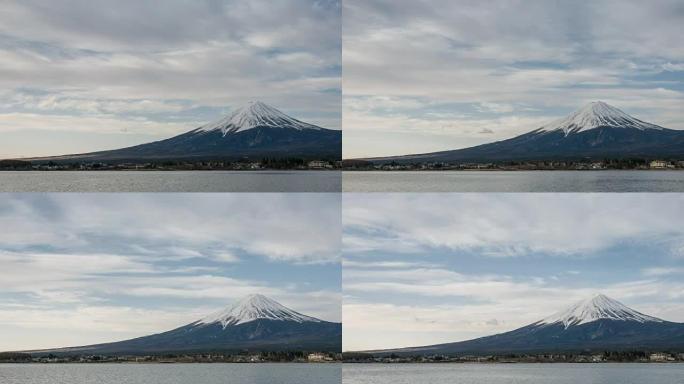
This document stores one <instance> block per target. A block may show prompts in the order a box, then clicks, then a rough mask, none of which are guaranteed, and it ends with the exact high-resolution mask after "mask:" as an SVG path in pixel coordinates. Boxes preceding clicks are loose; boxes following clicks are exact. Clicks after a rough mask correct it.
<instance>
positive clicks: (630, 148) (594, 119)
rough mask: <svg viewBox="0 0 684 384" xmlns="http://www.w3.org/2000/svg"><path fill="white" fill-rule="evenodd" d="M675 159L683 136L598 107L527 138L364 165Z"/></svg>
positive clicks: (683, 150)
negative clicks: (387, 163)
mask: <svg viewBox="0 0 684 384" xmlns="http://www.w3.org/2000/svg"><path fill="white" fill-rule="evenodd" d="M587 158H589V159H598V160H603V159H606V158H609V159H624V158H641V159H654V158H681V159H684V131H681V130H675V129H667V128H663V127H661V126H659V125H656V124H652V123H647V122H644V121H642V120H639V119H637V118H635V117H632V116H630V115H628V114H627V113H625V112H623V111H621V110H620V109H618V108H616V107H614V106H612V105H608V104H606V103H604V102H602V101H595V102H591V103H589V104H587V105H585V106H584V107H582V108H580V109H578V110H577V111H575V112H573V113H571V114H570V115H568V116H566V117H564V118H561V119H558V120H554V121H552V122H550V123H548V124H545V125H543V126H541V127H539V128H536V129H534V130H532V131H530V132H528V133H525V134H522V135H519V136H516V137H513V138H510V139H506V140H501V141H496V142H493V143H488V144H482V145H478V146H475V147H470V148H464V149H456V150H450V151H441V152H432V153H423V154H415V155H405V156H392V157H382V158H370V159H365V160H367V161H371V162H379V163H385V162H399V163H425V162H446V163H462V162H507V161H554V160H560V161H562V160H579V159H587Z"/></svg>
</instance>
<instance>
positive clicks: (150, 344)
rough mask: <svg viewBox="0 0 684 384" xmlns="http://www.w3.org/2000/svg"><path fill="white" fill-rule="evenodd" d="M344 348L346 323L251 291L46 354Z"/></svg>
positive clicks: (321, 349)
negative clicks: (126, 335)
mask: <svg viewBox="0 0 684 384" xmlns="http://www.w3.org/2000/svg"><path fill="white" fill-rule="evenodd" d="M341 349H342V324H340V323H333V322H328V321H324V320H320V319H316V318H314V317H310V316H306V315H303V314H301V313H299V312H297V311H294V310H292V309H290V308H287V307H285V306H284V305H282V304H280V303H278V302H277V301H275V300H273V299H270V298H268V297H266V296H264V295H259V294H256V295H249V296H246V297H244V298H242V299H240V300H238V301H237V302H236V303H235V304H233V305H232V306H230V307H228V308H227V309H226V310H224V311H220V312H216V313H215V314H212V315H209V316H206V317H204V318H202V319H200V320H197V321H194V322H192V323H190V324H187V325H184V326H182V327H179V328H176V329H173V330H170V331H167V332H163V333H158V334H154V335H150V336H143V337H139V338H136V339H131V340H124V341H119V342H114V343H107V344H97V345H89V346H83V347H71V348H60V349H53V350H41V351H28V352H30V353H34V354H39V355H44V354H49V353H53V354H71V355H78V354H102V355H117V354H129V355H139V354H150V353H180V352H183V353H185V352H188V353H204V352H214V351H225V352H235V351H325V352H340V351H341Z"/></svg>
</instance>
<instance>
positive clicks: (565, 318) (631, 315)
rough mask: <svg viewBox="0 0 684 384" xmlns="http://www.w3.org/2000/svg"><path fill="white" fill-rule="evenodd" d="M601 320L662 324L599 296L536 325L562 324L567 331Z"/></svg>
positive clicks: (583, 301)
mask: <svg viewBox="0 0 684 384" xmlns="http://www.w3.org/2000/svg"><path fill="white" fill-rule="evenodd" d="M601 319H609V320H621V321H636V322H638V323H645V322H647V321H653V322H656V323H661V322H663V320H660V319H658V318H656V317H652V316H648V315H644V314H643V313H640V312H637V311H635V310H633V309H631V308H629V307H627V306H626V305H624V304H622V303H620V302H619V301H617V300H613V299H611V298H610V297H608V296H605V295H601V294H599V295H596V296H594V297H591V298H588V299H586V300H582V301H580V302H579V303H577V304H575V305H573V306H571V307H569V308H568V309H566V310H564V311H560V312H558V313H555V314H553V315H551V316H549V317H547V318H545V319H543V320H541V321H539V322H538V323H536V324H539V325H542V324H563V326H564V327H565V328H566V329H567V328H568V327H570V326H574V325H581V324H586V323H591V322H592V321H596V320H601Z"/></svg>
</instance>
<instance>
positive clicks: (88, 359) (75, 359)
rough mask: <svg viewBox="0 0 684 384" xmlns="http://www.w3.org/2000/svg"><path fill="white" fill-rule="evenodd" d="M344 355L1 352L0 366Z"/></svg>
mask: <svg viewBox="0 0 684 384" xmlns="http://www.w3.org/2000/svg"><path fill="white" fill-rule="evenodd" d="M340 361H342V354H341V353H330V352H311V353H310V352H302V351H295V352H256V353H255V352H252V353H249V352H243V353H237V354H223V353H203V354H162V355H146V356H140V355H55V354H48V355H31V354H29V353H21V352H2V353H0V363H41V364H48V363H52V364H75V363H97V364H101V363H157V364H160V363H334V362H340Z"/></svg>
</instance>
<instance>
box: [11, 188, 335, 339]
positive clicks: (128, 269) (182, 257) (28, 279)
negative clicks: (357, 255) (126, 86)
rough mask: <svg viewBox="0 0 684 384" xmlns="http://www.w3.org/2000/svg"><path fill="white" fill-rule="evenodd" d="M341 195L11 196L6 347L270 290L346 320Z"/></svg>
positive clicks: (109, 334) (188, 315)
mask: <svg viewBox="0 0 684 384" xmlns="http://www.w3.org/2000/svg"><path fill="white" fill-rule="evenodd" d="M339 215H340V197H339V196H337V195H334V194H330V195H326V194H264V195H259V194H254V195H250V194H232V195H231V194H186V195H184V194H169V195H146V194H128V195H124V194H116V195H107V194H80V195H59V194H55V195H23V194H17V195H7V196H5V198H4V199H3V200H2V202H1V203H0V226H2V228H4V231H3V232H2V234H0V265H2V268H0V291H1V292H2V293H1V294H0V322H1V323H2V324H3V325H4V328H3V330H4V331H2V332H0V340H2V341H1V342H0V350H12V349H14V350H16V349H30V348H47V347H56V346H62V347H63V346H68V345H78V344H89V343H98V342H105V341H113V340H120V339H125V338H130V337H136V336H141V335H145V334H149V333H152V332H160V331H164V330H168V329H171V328H174V327H177V326H180V325H183V324H187V323H189V322H191V321H194V320H196V319H197V318H199V317H201V316H204V315H206V314H208V313H211V312H215V311H216V310H218V309H221V308H224V307H226V306H228V305H230V304H231V303H232V302H233V301H234V300H236V299H238V298H241V297H242V296H245V295H247V294H252V293H262V294H265V295H268V296H271V297H273V298H274V299H276V300H278V301H280V302H282V303H283V304H284V305H286V306H288V307H290V308H293V309H295V310H297V311H300V312H302V313H306V314H308V315H312V316H315V317H319V318H322V319H325V320H330V321H339V320H340V319H341V316H342V314H341V304H340V303H341V294H340V286H339V280H338V279H339V278H335V276H338V275H339V263H340V259H339V257H340V239H339V233H340V231H341V228H340V225H341V223H340V217H339Z"/></svg>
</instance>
